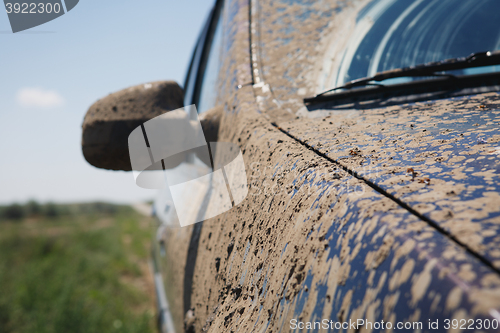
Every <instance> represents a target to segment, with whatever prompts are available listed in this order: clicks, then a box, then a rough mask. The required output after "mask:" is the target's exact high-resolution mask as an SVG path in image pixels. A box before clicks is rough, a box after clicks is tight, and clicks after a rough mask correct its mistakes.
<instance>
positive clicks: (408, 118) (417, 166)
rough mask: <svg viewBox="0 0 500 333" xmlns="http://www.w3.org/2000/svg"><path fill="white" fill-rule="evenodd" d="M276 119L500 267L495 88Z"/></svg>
mask: <svg viewBox="0 0 500 333" xmlns="http://www.w3.org/2000/svg"><path fill="white" fill-rule="evenodd" d="M324 111H325V112H326V110H324ZM279 126H280V128H281V129H282V130H283V131H285V132H286V133H288V134H289V135H291V136H293V137H294V138H296V139H297V140H298V141H300V142H301V143H303V144H304V145H306V146H308V147H310V148H311V149H313V150H315V151H317V153H319V154H322V155H324V156H325V157H327V158H330V159H331V160H333V161H334V162H336V163H339V164H340V165H341V166H342V167H344V168H345V169H346V170H349V171H350V172H352V173H353V174H354V175H355V176H357V177H359V178H362V179H364V180H365V181H366V184H367V186H372V187H374V188H376V189H377V190H379V191H381V192H383V193H385V194H386V195H387V196H390V197H391V198H393V199H394V200H396V201H398V202H399V203H400V204H401V205H403V206H405V207H406V208H407V209H409V210H411V211H412V212H413V213H414V214H415V215H418V216H419V217H421V218H422V219H424V220H426V221H427V222H428V223H429V224H431V225H433V226H434V227H435V228H436V229H437V230H438V231H440V232H442V233H444V234H446V235H448V236H449V237H451V238H452V239H454V240H455V241H456V242H458V243H459V244H461V245H463V246H465V247H466V248H467V249H469V251H471V252H473V253H474V254H476V255H478V256H479V257H481V258H483V259H484V260H485V261H487V263H488V264H489V265H491V266H494V267H495V268H496V269H497V270H498V269H500V250H499V249H500V95H499V94H497V93H488V94H482V95H475V96H467V97H462V98H456V99H450V100H436V101H430V102H425V103H415V104H408V105H400V106H392V107H389V108H383V109H371V110H364V111H336V112H334V113H333V112H330V113H329V115H327V116H325V117H322V118H318V119H307V120H305V119H300V120H299V119H296V120H292V121H283V122H280V123H279Z"/></svg>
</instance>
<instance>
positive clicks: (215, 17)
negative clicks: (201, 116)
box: [184, 0, 224, 105]
mask: <svg viewBox="0 0 500 333" xmlns="http://www.w3.org/2000/svg"><path fill="white" fill-rule="evenodd" d="M223 3H224V0H217V1H216V2H215V5H214V7H213V8H212V10H211V11H210V15H209V17H208V19H207V21H206V23H205V25H204V27H203V30H202V32H201V34H200V37H199V38H198V41H197V43H196V46H195V48H194V50H193V54H192V56H191V61H190V64H189V68H188V71H187V74H186V78H185V80H184V94H187V93H188V88H189V87H188V85H189V84H190V80H191V79H192V75H194V76H195V77H194V83H193V89H192V93H191V92H190V96H187V95H185V96H184V104H185V105H191V104H195V105H197V104H198V102H199V99H200V93H201V87H202V84H203V78H204V76H205V71H206V67H207V63H208V56H209V54H210V49H211V47H212V42H213V39H214V35H215V30H216V28H217V24H218V22H219V20H220V19H221V16H222V15H221V12H222V7H223ZM189 90H191V89H189Z"/></svg>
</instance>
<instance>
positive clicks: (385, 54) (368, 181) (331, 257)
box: [82, 0, 500, 332]
mask: <svg viewBox="0 0 500 333" xmlns="http://www.w3.org/2000/svg"><path fill="white" fill-rule="evenodd" d="M499 13H500V3H499V2H498V1H495V0H482V1H458V0H456V1H454V0H446V1H441V0H440V1H432V0H418V1H405V0H359V1H342V0H337V1H336V0H331V1H291V0H274V1H271V0H251V1H249V0H226V1H217V2H216V4H215V6H214V8H213V10H212V12H211V14H210V16H209V19H208V20H207V22H206V25H205V27H204V29H203V31H202V32H201V34H200V37H199V39H198V41H197V43H196V47H195V49H194V53H193V56H192V60H191V63H190V66H189V69H188V72H187V76H186V81H185V82H184V85H183V88H180V86H178V85H177V84H176V83H174V82H169V81H166V82H154V83H148V84H145V85H140V86H136V87H132V88H130V89H127V90H124V91H121V92H118V93H115V94H112V95H110V96H108V97H106V98H104V99H102V100H100V101H98V102H96V104H94V105H93V106H92V107H91V108H90V110H89V111H88V113H87V116H86V118H85V120H84V124H83V140H82V148H83V152H84V155H85V157H86V158H87V160H88V161H89V162H90V163H91V164H93V165H95V166H97V167H102V168H107V169H115V170H131V169H132V166H131V162H130V156H129V152H128V147H127V138H128V136H129V135H130V133H131V132H132V131H133V130H135V129H137V128H140V127H141V126H142V124H143V123H145V122H147V121H149V120H150V119H153V118H154V117H157V116H159V115H161V114H164V113H166V112H167V114H168V111H171V110H176V109H179V108H182V107H185V106H189V105H195V106H196V107H197V112H198V113H197V115H196V116H198V115H199V121H200V123H201V126H202V128H203V132H204V135H205V138H206V141H207V142H216V141H217V142H228V143H232V144H234V145H236V146H237V147H239V149H240V150H241V156H242V159H243V161H244V170H245V174H246V178H245V180H246V184H247V186H246V189H247V192H246V195H245V197H244V199H242V200H241V202H238V203H237V204H234V205H233V206H234V207H232V208H230V209H228V210H227V211H225V212H223V213H221V214H219V215H217V216H214V217H211V218H207V219H204V220H203V222H199V223H194V224H190V225H187V226H184V227H180V225H179V223H178V218H179V216H178V215H177V214H176V212H177V211H179V207H180V206H182V207H183V208H182V209H187V210H188V211H189V212H191V213H192V214H194V215H196V216H204V215H203V214H204V210H205V206H204V205H203V202H204V200H205V199H206V198H207V196H209V195H210V194H209V193H208V192H207V193H196V195H194V194H192V195H187V196H185V199H184V203H183V204H181V205H180V206H178V205H172V202H171V200H170V199H169V198H170V196H169V194H168V193H167V192H168V191H161V192H160V194H159V196H158V199H157V200H156V203H155V213H156V216H157V217H158V221H159V223H158V230H157V232H156V236H155V239H154V249H153V257H154V263H155V264H154V266H155V279H156V288H157V296H158V304H159V324H160V328H161V329H162V330H163V331H166V332H205V331H208V332H288V331H303V332H306V331H307V332H320V331H321V332H322V331H331V332H399V331H411V332H445V331H449V332H459V331H465V330H466V331H477V332H480V331H481V332H486V331H487V332H497V331H500V328H499V325H500V324H499V321H500V233H499V231H500V177H499V174H500V95H499V92H500V73H499V72H498V70H499V69H500V67H499V65H500V53H499V51H497V50H498V49H500V29H499V27H498V21H499V18H500V17H499V16H500V14H499ZM166 144H167V143H166ZM148 148H150V147H149V145H148ZM193 161H194V159H193V158H192V154H191V157H189V156H187V157H182V158H181V161H180V162H179V163H180V164H178V165H177V166H174V167H172V168H170V169H169V168H164V169H169V170H170V171H168V172H172V173H175V172H178V173H182V172H188V171H186V170H189V172H191V173H196V172H197V171H196V170H195V169H196V168H194V167H193V165H194V164H196V163H194V162H193ZM190 165H191V166H190ZM193 170H195V171H193ZM165 172H167V171H165ZM189 172H188V173H189Z"/></svg>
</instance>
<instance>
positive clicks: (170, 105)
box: [82, 81, 222, 171]
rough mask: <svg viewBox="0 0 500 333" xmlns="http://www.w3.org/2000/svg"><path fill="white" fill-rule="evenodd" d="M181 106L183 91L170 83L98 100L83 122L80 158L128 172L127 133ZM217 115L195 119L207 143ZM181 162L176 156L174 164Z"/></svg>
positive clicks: (212, 112)
mask: <svg viewBox="0 0 500 333" xmlns="http://www.w3.org/2000/svg"><path fill="white" fill-rule="evenodd" d="M183 103H184V93H183V90H182V88H181V87H180V86H179V85H178V84H177V83H175V82H173V81H159V82H151V83H146V84H141V85H137V86H134V87H130V88H127V89H123V90H121V91H118V92H116V93H112V94H110V95H108V96H106V97H104V98H102V99H100V100H98V101H97V102H95V103H94V104H93V105H92V106H91V107H90V108H89V110H88V111H87V114H86V115H85V118H84V121H83V125H82V128H83V132H82V151H83V156H84V157H85V159H86V160H87V162H89V163H90V164H92V165H93V166H95V167H98V168H102V169H111V170H124V171H131V170H132V165H131V162H130V154H129V146H128V144H129V135H130V133H132V131H134V130H135V129H136V128H137V127H139V126H141V125H142V124H144V123H145V122H147V121H148V120H151V119H153V118H155V117H157V116H159V115H162V114H164V113H166V112H169V111H172V110H177V109H180V108H182V107H183ZM221 115H222V107H221V106H220V107H216V108H213V109H212V110H209V111H207V112H205V113H204V114H203V115H201V116H200V117H199V120H200V123H201V127H202V129H203V132H204V135H205V138H206V140H207V141H208V142H215V141H217V136H218V131H219V121H220V117H221ZM165 144H168V143H167V142H166V143H165ZM179 158H180V159H179ZM183 158H184V157H183V156H178V159H179V160H178V161H177V164H178V163H181V162H182V160H183ZM173 166H174V165H172V166H171V167H173Z"/></svg>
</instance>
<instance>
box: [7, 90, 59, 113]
mask: <svg viewBox="0 0 500 333" xmlns="http://www.w3.org/2000/svg"><path fill="white" fill-rule="evenodd" d="M16 97H17V101H18V103H19V104H20V105H21V106H23V107H34V108H44V109H48V108H54V107H58V106H62V105H63V104H64V98H63V97H62V96H61V95H60V94H59V93H58V92H57V91H54V90H45V89H41V88H22V89H20V90H19V91H18V92H17V96H16Z"/></svg>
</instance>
